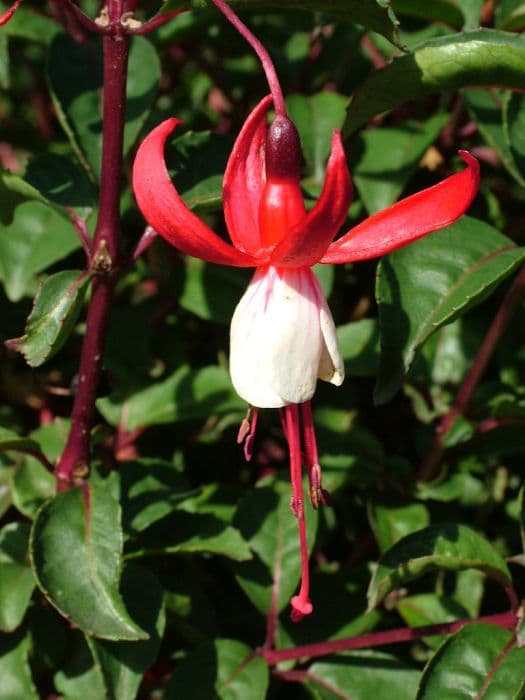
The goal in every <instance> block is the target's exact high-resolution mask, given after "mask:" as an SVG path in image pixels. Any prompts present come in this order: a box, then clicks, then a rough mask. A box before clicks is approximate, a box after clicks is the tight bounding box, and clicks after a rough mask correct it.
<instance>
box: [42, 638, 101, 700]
mask: <svg viewBox="0 0 525 700" xmlns="http://www.w3.org/2000/svg"><path fill="white" fill-rule="evenodd" d="M53 680H54V683H55V687H56V689H57V690H58V692H59V693H60V697H61V700H62V698H63V700H100V698H104V697H106V688H105V687H104V680H103V676H102V670H101V668H100V666H97V665H95V664H94V663H93V658H92V654H91V653H90V650H89V648H88V645H87V642H86V640H85V637H84V636H83V635H81V634H80V633H79V632H78V631H75V632H74V633H73V635H70V636H69V639H68V655H67V660H66V663H65V665H64V666H63V668H62V669H61V670H60V671H58V672H57V673H55V676H54V679H53Z"/></svg>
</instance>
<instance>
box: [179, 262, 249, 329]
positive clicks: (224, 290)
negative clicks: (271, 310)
mask: <svg viewBox="0 0 525 700" xmlns="http://www.w3.org/2000/svg"><path fill="white" fill-rule="evenodd" d="M250 276H251V272H249V271H247V270H242V269H238V268H231V267H225V266H223V265H209V264H207V263H205V262H203V261H202V260H198V259H197V258H191V257H188V258H186V275H185V277H184V287H183V289H182V293H181V296H180V297H179V304H180V305H181V306H182V308H183V309H186V311H191V312H192V313H194V314H195V315H196V316H199V318H203V319H205V320H206V321H214V322H215V323H223V324H225V325H228V324H229V323H230V321H231V318H232V315H233V312H234V310H235V307H236V306H237V304H238V303H239V300H240V298H241V296H242V295H243V294H244V290H245V289H246V287H247V285H248V282H249V280H250Z"/></svg>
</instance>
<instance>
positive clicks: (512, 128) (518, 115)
mask: <svg viewBox="0 0 525 700" xmlns="http://www.w3.org/2000/svg"><path fill="white" fill-rule="evenodd" d="M524 125H525V101H524V99H523V96H522V95H520V94H518V93H514V94H508V95H507V99H506V100H505V101H504V103H503V134H504V137H505V140H506V143H507V144H508V147H509V150H510V153H511V156H512V160H513V162H514V165H515V169H517V170H518V172H519V176H520V179H519V182H521V183H523V182H524V181H525V138H524V136H523V128H524Z"/></svg>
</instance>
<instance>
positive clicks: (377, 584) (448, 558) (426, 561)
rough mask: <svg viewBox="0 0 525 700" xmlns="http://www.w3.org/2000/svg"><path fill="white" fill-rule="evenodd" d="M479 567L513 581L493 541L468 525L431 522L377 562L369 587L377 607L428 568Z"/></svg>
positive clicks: (370, 598)
mask: <svg viewBox="0 0 525 700" xmlns="http://www.w3.org/2000/svg"><path fill="white" fill-rule="evenodd" d="M435 569H444V570H445V571H461V570H462V569H479V570H480V571H483V572H484V573H485V574H487V575H488V576H490V577H492V578H494V579H496V580H497V581H498V582H499V583H501V584H502V585H509V584H510V583H511V576H510V572H509V570H508V567H507V565H506V564H505V562H504V560H503V559H502V558H501V556H500V555H499V554H497V552H496V551H495V550H494V549H493V548H492V546H491V545H490V543H489V542H487V540H486V539H484V538H483V537H482V536H481V535H478V534H477V533H476V532H474V530H471V529H470V528H468V527H466V526H465V525H457V524H455V523H446V524H442V525H431V526H430V527H427V528H425V529H423V530H419V531H418V532H414V533H413V534H411V535H408V536H407V537H405V538H403V539H402V540H400V541H399V542H397V543H396V544H395V545H394V546H393V547H392V548H391V549H389V550H388V551H387V552H385V554H383V556H382V557H381V559H380V560H379V563H378V565H377V568H376V569H375V571H374V574H373V576H372V579H371V581H370V586H369V588H368V594H367V595H368V607H369V609H372V608H375V607H376V606H377V605H379V603H380V602H381V601H382V600H383V599H384V597H385V596H386V595H387V594H388V593H389V592H390V591H391V590H393V589H394V588H399V587H400V586H403V585H404V584H405V583H407V582H408V581H412V580H413V579H415V578H419V577H420V576H423V575H424V574H426V573H427V572H428V571H433V570H435Z"/></svg>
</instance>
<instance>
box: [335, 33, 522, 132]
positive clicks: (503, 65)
mask: <svg viewBox="0 0 525 700" xmlns="http://www.w3.org/2000/svg"><path fill="white" fill-rule="evenodd" d="M524 71H525V40H524V39H523V37H520V36H516V35H515V34H507V33H505V32H500V31H497V30H491V29H483V30H479V31H473V32H465V33H462V34H454V35H453V36H446V37H441V38H439V39H434V40H432V41H429V42H428V43H426V44H423V45H421V46H420V47H419V48H418V49H416V50H415V51H414V52H413V53H411V54H409V55H404V56H401V57H399V58H396V59H395V60H394V61H393V62H392V63H391V64H389V65H388V66H386V67H385V68H384V69H383V70H381V71H377V72H375V73H373V74H372V75H371V77H370V78H368V80H365V82H364V83H362V85H361V87H360V88H359V90H358V91H357V93H356V95H355V97H354V99H353V100H352V102H351V104H350V107H349V109H348V114H347V119H346V122H345V127H344V132H345V135H346V136H349V135H350V134H351V133H352V132H354V131H356V130H357V129H359V128H360V127H362V126H364V125H365V124H367V123H368V122H369V121H370V119H371V118H372V117H374V116H375V115H377V114H381V113H383V112H387V111H388V110H390V109H392V108H393V107H395V106H396V105H399V104H401V103H403V102H407V101H408V100H413V99H420V98H422V97H424V96H425V95H430V94H432V93H434V92H450V91H453V90H458V89H459V88H462V87H475V86H480V87H484V86H487V85H494V86H497V87H508V88H511V89H512V88H517V89H521V88H522V86H523V72H524Z"/></svg>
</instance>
